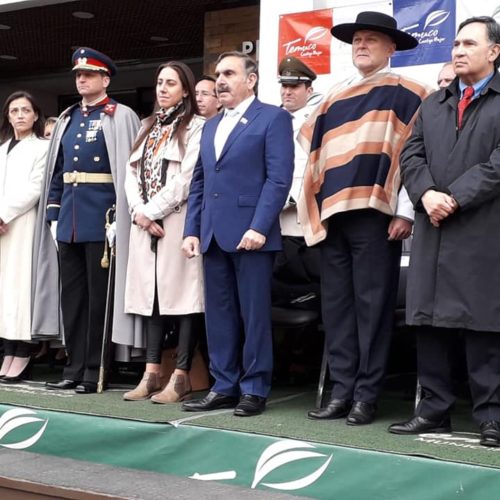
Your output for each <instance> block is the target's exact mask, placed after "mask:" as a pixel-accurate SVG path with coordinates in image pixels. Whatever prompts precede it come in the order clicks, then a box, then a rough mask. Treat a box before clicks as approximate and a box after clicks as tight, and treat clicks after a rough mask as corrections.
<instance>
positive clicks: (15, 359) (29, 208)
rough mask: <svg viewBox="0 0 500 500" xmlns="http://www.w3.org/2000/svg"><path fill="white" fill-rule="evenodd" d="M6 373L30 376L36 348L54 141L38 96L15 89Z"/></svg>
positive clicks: (9, 108) (5, 169)
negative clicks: (35, 313) (40, 218)
mask: <svg viewBox="0 0 500 500" xmlns="http://www.w3.org/2000/svg"><path fill="white" fill-rule="evenodd" d="M0 141H1V146H0V337H1V338H2V339H3V344H4V359H3V362H2V366H1V368H0V379H1V381H2V382H4V383H14V382H19V381H20V380H21V379H23V378H25V377H26V372H27V369H28V367H29V360H30V351H31V344H30V341H31V268H32V265H31V263H32V258H33V236H34V233H35V223H36V213H37V206H38V200H39V198H40V192H41V188H42V179H43V171H44V167H45V157H46V154H47V147H48V141H46V140H44V139H43V117H42V115H41V113H40V109H39V108H38V106H37V105H36V103H35V101H34V99H33V97H32V96H31V95H30V94H28V93H27V92H24V91H19V92H14V93H13V94H11V95H10V96H9V97H8V98H7V100H6V102H5V105H4V108H3V123H2V125H1V127H0Z"/></svg>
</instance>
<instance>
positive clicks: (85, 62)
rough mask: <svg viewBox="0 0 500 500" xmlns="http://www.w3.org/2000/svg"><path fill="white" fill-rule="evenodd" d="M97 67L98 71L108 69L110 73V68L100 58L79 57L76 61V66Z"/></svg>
mask: <svg viewBox="0 0 500 500" xmlns="http://www.w3.org/2000/svg"><path fill="white" fill-rule="evenodd" d="M79 67H82V68H89V69H90V68H95V70H96V71H106V72H107V73H109V68H108V66H106V65H105V64H104V63H103V62H102V61H99V59H92V58H91V57H78V58H77V59H76V62H75V68H79Z"/></svg>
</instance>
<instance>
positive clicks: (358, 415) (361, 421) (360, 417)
mask: <svg viewBox="0 0 500 500" xmlns="http://www.w3.org/2000/svg"><path fill="white" fill-rule="evenodd" d="M376 411H377V405H376V404H374V403H364V402H363V401H354V403H353V405H352V408H351V411H350V412H349V415H347V420H346V424H347V425H367V424H371V423H372V422H373V419H374V418H375V412H376Z"/></svg>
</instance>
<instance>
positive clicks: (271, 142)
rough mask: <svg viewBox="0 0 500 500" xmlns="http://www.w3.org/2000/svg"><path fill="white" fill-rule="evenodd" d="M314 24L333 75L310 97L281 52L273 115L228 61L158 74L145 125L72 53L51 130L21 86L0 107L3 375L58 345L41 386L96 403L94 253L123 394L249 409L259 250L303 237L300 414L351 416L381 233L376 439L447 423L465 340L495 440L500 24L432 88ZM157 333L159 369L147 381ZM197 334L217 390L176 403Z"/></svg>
mask: <svg viewBox="0 0 500 500" xmlns="http://www.w3.org/2000/svg"><path fill="white" fill-rule="evenodd" d="M331 32H332V35H333V36H334V37H335V38H337V39H339V40H341V41H343V42H345V43H347V44H350V45H352V61H353V65H354V69H355V71H354V74H353V76H351V77H349V78H347V79H346V80H344V81H342V82H340V83H338V84H335V85H334V86H333V87H332V88H331V89H330V90H329V92H328V93H327V94H326V95H325V96H321V95H319V94H317V93H316V92H314V89H313V82H314V80H315V79H316V74H315V73H314V71H313V70H312V69H311V68H309V67H308V66H307V65H306V64H304V62H302V61H300V60H298V59H296V58H294V57H285V58H284V59H283V60H282V61H281V63H280V65H279V69H278V70H279V83H280V85H281V99H282V106H281V107H278V106H273V105H270V104H265V103H263V102H261V101H259V99H258V98H257V97H256V93H257V86H258V68H257V65H256V63H255V61H254V60H253V59H252V58H251V57H249V56H247V55H245V54H242V53H240V52H236V51H234V52H225V53H223V54H221V55H220V56H219V58H218V60H217V62H216V68H215V77H211V76H207V75H206V76H203V77H202V78H201V79H200V80H199V81H198V82H197V83H196V81H195V77H194V75H193V73H192V71H191V70H190V69H189V67H188V66H186V65H185V64H183V63H182V62H177V61H170V62H168V63H165V64H162V65H161V66H160V67H159V68H158V70H157V72H156V76H155V80H154V81H155V85H156V102H155V107H154V110H153V113H152V114H151V115H150V116H149V117H147V118H146V119H144V120H143V121H142V123H140V122H139V119H138V118H137V116H136V114H135V113H134V112H133V111H132V110H131V109H130V108H128V107H126V106H124V105H122V104H119V103H117V102H115V101H114V100H113V99H111V98H109V97H108V95H107V88H108V86H109V85H110V82H111V78H112V77H113V76H114V74H115V72H116V67H115V65H114V63H113V61H112V60H111V59H110V58H109V57H107V56H106V55H104V54H102V53H100V52H98V51H96V50H93V49H90V48H86V47H82V48H79V49H78V50H76V51H75V53H74V54H73V57H72V65H73V66H72V69H73V72H74V75H75V83H76V89H77V91H78V94H79V95H80V96H81V100H80V102H78V103H76V104H75V105H73V106H71V107H70V108H68V109H66V110H65V111H63V113H62V114H61V115H60V116H59V117H58V119H57V120H56V122H55V126H54V129H53V130H52V131H51V137H50V141H48V140H45V139H44V138H43V137H44V129H43V122H44V120H43V115H42V112H41V110H40V109H39V107H38V105H37V104H36V102H35V100H34V99H33V97H32V96H31V95H30V94H29V93H27V92H24V91H20V92H15V93H14V94H12V95H11V96H10V97H9V98H8V99H7V101H6V103H5V105H4V109H3V123H2V125H1V128H0V136H1V141H2V145H1V146H0V189H1V191H0V287H1V289H2V293H1V295H0V337H1V338H2V339H3V346H4V357H3V363H2V366H1V368H0V380H1V382H2V383H16V382H18V381H20V380H22V379H23V378H24V377H25V376H26V372H27V370H28V369H29V366H30V356H31V352H32V348H31V344H30V342H31V341H32V340H34V339H37V340H50V339H56V338H58V339H64V345H65V348H66V351H67V354H68V359H67V362H66V366H65V367H64V372H63V379H62V380H60V381H58V382H48V383H47V389H48V390H74V391H75V392H76V393H79V394H89V393H94V392H96V391H97V382H98V377H99V367H100V364H101V350H102V340H103V325H104V319H105V316H106V306H108V307H109V306H110V302H109V296H108V297H107V295H106V290H107V284H108V277H109V276H108V274H109V270H108V269H109V268H108V267H107V266H108V254H109V253H111V254H112V256H111V258H112V259H114V260H113V263H114V269H115V284H114V300H113V324H112V341H113V343H114V344H115V346H116V349H115V351H116V356H117V359H121V360H130V359H131V357H132V356H134V355H135V354H136V353H137V352H139V351H142V352H145V371H144V375H143V377H142V379H141V381H140V382H139V384H138V385H137V387H135V388H134V389H133V390H131V391H128V392H126V393H124V395H123V398H124V400H127V401H137V400H147V399H150V400H151V401H153V402H155V403H174V402H180V401H182V409H183V410H185V411H191V412H197V411H211V410H215V409H220V408H234V415H236V416H240V417H248V416H254V415H259V414H260V413H262V412H263V411H264V410H265V408H266V401H267V398H268V395H269V393H270V390H271V382H272V372H273V345H272V324H271V309H272V278H273V266H274V261H275V255H276V253H277V252H280V251H282V249H284V253H285V254H286V249H287V248H290V247H291V246H293V247H294V248H298V247H303V248H306V247H318V248H319V264H320V285H321V308H322V324H323V326H324V331H325V337H326V349H327V357H328V367H329V374H330V379H331V382H332V393H331V399H330V400H329V402H328V403H327V405H326V406H325V407H323V408H317V409H314V410H311V411H310V412H309V413H308V418H310V419H315V420H325V419H326V420H328V419H340V418H345V419H346V423H347V424H348V425H352V426H359V425H367V424H370V423H371V422H372V421H373V420H374V419H375V418H376V413H377V401H378V398H379V395H380V391H381V387H382V383H383V380H384V375H385V370H386V364H387V358H388V354H389V348H390V343H391V336H392V330H393V315H394V309H395V306H396V294H397V287H398V280H399V266H400V257H401V242H402V240H404V239H406V238H409V237H410V236H411V235H412V234H413V236H412V237H413V242H412V255H411V261H410V269H409V278H408V289H407V305H406V319H407V323H408V324H409V325H413V326H415V327H416V335H417V356H418V370H417V371H418V378H419V382H420V384H421V387H422V398H421V400H420V402H419V404H418V406H417V407H416V409H415V413H414V415H413V416H412V417H411V418H410V419H409V420H407V421H405V422H400V423H396V424H393V425H391V426H390V427H389V432H391V433H396V434H419V433H422V432H426V433H429V432H449V431H451V423H450V414H451V411H452V407H453V404H454V401H455V396H454V394H453V391H452V376H451V371H452V370H451V367H452V364H453V360H452V357H453V356H452V350H453V349H452V348H453V346H454V343H455V339H456V336H457V335H459V334H461V335H463V337H464V339H465V349H466V356H467V369H468V379H469V385H470V391H471V396H472V402H473V410H472V413H473V417H474V419H475V421H476V422H477V424H478V426H479V428H480V433H481V439H480V442H481V444H482V445H485V446H500V390H499V389H500V335H499V333H498V332H500V307H498V306H497V304H496V303H495V301H494V290H495V289H497V288H498V287H499V286H500V269H499V268H498V266H496V260H497V255H498V254H499V253H500V238H499V237H498V236H497V233H496V231H494V228H495V227H496V222H495V221H498V218H499V215H498V214H499V213H500V209H499V207H498V206H497V205H498V204H499V203H500V152H499V149H498V144H499V143H500V127H499V126H498V112H499V110H500V96H499V94H500V76H499V75H498V71H497V69H498V66H499V63H500V58H499V54H500V26H499V25H498V24H497V23H496V22H495V20H494V19H493V18H490V17H474V18H470V19H467V20H466V21H464V22H463V23H462V24H461V25H460V26H459V28H458V31H457V35H456V38H455V42H454V46H453V50H452V54H451V56H452V61H451V62H450V63H446V64H445V65H444V66H443V68H442V69H441V71H440V74H439V76H438V85H439V87H440V89H439V90H438V91H434V89H431V88H430V87H429V86H427V85H424V84H422V83H419V82H418V81H416V80H414V79H411V78H407V77H404V76H402V75H399V74H397V73H396V72H394V71H392V70H391V69H390V58H391V56H392V55H393V54H394V52H395V51H404V50H410V49H413V48H415V47H416V46H417V45H418V41H417V40H416V39H415V38H414V37H413V36H412V35H410V34H408V33H406V32H405V31H402V30H400V29H398V26H397V23H396V20H395V19H394V18H393V17H391V16H388V15H386V14H382V13H379V12H370V11H365V12H360V13H359V14H358V16H357V18H356V20H355V21H353V22H351V23H342V24H338V25H335V26H334V27H333V28H332V30H331ZM497 105H498V106H499V108H498V109H497V108H496V107H495V106H497ZM47 123H48V122H47ZM47 134H50V132H47ZM110 210H112V212H113V213H114V221H113V220H112V218H110ZM106 220H107V224H106V225H105V221H106ZM108 247H109V248H111V249H113V251H112V252H109V251H108V250H109V249H108ZM103 248H104V255H103ZM14 284H15V285H14ZM6 290H9V293H6V292H5V291H6ZM108 312H109V311H108ZM203 318H204V320H205V321H204V325H205V326H203ZM171 322H174V323H175V324H176V328H177V331H178V333H179V340H178V347H177V358H176V367H175V369H174V371H173V373H172V374H171V376H170V379H169V380H164V378H163V377H162V375H161V360H162V350H163V346H164V342H165V335H166V331H167V330H168V328H169V327H168V325H167V324H168V323H171ZM205 330H206V340H207V345H208V355H209V362H210V373H211V376H212V378H213V385H212V387H211V388H210V391H209V392H208V394H207V395H206V396H205V397H203V398H201V399H195V400H190V399H189V398H190V394H191V392H192V388H191V381H190V370H191V367H192V360H193V355H194V352H195V348H196V345H197V343H198V342H199V340H200V339H199V336H200V332H202V331H203V332H204V331H205Z"/></svg>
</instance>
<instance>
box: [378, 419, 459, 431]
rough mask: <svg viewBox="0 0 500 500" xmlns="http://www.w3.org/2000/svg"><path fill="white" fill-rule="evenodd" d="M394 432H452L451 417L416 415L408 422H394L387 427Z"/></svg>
mask: <svg viewBox="0 0 500 500" xmlns="http://www.w3.org/2000/svg"><path fill="white" fill-rule="evenodd" d="M387 430H388V431H389V432H391V433H392V434H422V433H424V432H451V424H450V419H449V417H446V418H443V419H442V420H429V419H427V418H424V417H419V416H415V417H412V418H410V420H407V421H406V422H399V423H397V424H392V425H390V426H389V429H387Z"/></svg>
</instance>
